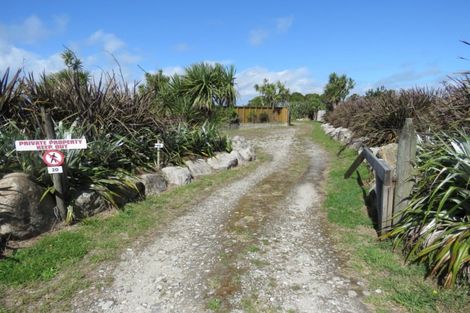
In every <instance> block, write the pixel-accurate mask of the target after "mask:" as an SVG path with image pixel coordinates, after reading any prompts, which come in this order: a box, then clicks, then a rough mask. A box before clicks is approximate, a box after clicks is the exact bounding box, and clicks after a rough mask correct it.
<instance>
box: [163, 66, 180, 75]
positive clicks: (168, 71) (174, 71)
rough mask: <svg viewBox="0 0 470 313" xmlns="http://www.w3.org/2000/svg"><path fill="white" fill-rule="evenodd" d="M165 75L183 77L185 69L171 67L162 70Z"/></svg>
mask: <svg viewBox="0 0 470 313" xmlns="http://www.w3.org/2000/svg"><path fill="white" fill-rule="evenodd" d="M162 71H163V74H165V75H168V76H172V75H174V74H178V75H182V74H184V67H182V66H169V67H164V68H163V69H162Z"/></svg>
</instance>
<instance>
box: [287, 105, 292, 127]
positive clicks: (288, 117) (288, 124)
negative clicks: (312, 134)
mask: <svg viewBox="0 0 470 313" xmlns="http://www.w3.org/2000/svg"><path fill="white" fill-rule="evenodd" d="M286 110H287V126H290V125H291V116H290V108H289V107H286Z"/></svg>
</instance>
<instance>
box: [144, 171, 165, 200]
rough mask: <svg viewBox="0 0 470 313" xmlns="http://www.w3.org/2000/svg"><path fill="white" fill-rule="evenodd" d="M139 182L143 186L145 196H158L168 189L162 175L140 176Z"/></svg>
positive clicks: (149, 174)
mask: <svg viewBox="0 0 470 313" xmlns="http://www.w3.org/2000/svg"><path fill="white" fill-rule="evenodd" d="M139 181H140V182H141V183H142V184H143V185H144V193H145V195H146V196H150V195H158V194H159V193H162V192H163V191H165V190H166V189H167V188H168V183H167V181H166V178H165V175H164V174H163V173H148V174H142V175H140V176H139Z"/></svg>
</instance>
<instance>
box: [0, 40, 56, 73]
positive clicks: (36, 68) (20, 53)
mask: <svg viewBox="0 0 470 313" xmlns="http://www.w3.org/2000/svg"><path fill="white" fill-rule="evenodd" d="M63 67H64V65H63V61H62V58H61V56H60V53H56V54H53V55H50V56H48V57H41V56H39V55H37V54H35V53H32V52H29V51H27V50H24V49H21V48H18V47H15V46H14V45H11V44H8V43H5V42H0V72H4V71H5V70H6V69H7V68H10V70H11V71H16V70H17V69H19V68H23V69H24V71H25V72H34V73H35V74H37V75H38V74H40V73H42V72H46V73H51V72H56V71H59V70H61V69H62V68H63Z"/></svg>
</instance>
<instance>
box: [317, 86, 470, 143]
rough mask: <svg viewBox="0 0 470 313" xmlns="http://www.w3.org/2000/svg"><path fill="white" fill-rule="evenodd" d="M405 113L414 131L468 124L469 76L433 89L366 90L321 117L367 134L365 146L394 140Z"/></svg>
mask: <svg viewBox="0 0 470 313" xmlns="http://www.w3.org/2000/svg"><path fill="white" fill-rule="evenodd" d="M408 117H411V118H413V121H414V124H415V127H416V128H417V130H418V132H429V131H433V130H434V131H439V130H452V129H455V128H462V127H463V128H469V125H470V80H469V79H468V78H466V77H465V78H464V79H462V80H458V81H455V83H454V84H449V85H446V86H445V87H444V88H443V89H437V90H433V89H409V90H400V91H396V92H393V91H383V92H375V93H369V94H368V95H367V96H364V97H356V98H354V99H351V100H348V101H345V102H343V103H341V104H340V105H338V106H337V108H336V109H335V110H334V111H333V112H328V113H327V115H326V116H325V121H326V122H328V123H331V124H333V125H334V126H335V127H346V128H349V129H350V130H351V131H352V132H353V136H354V137H356V138H357V137H367V138H368V140H367V144H368V145H369V146H380V145H383V144H387V143H391V142H396V141H397V138H398V135H399V132H400V130H401V128H402V127H403V125H404V122H405V119H406V118H408Z"/></svg>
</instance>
